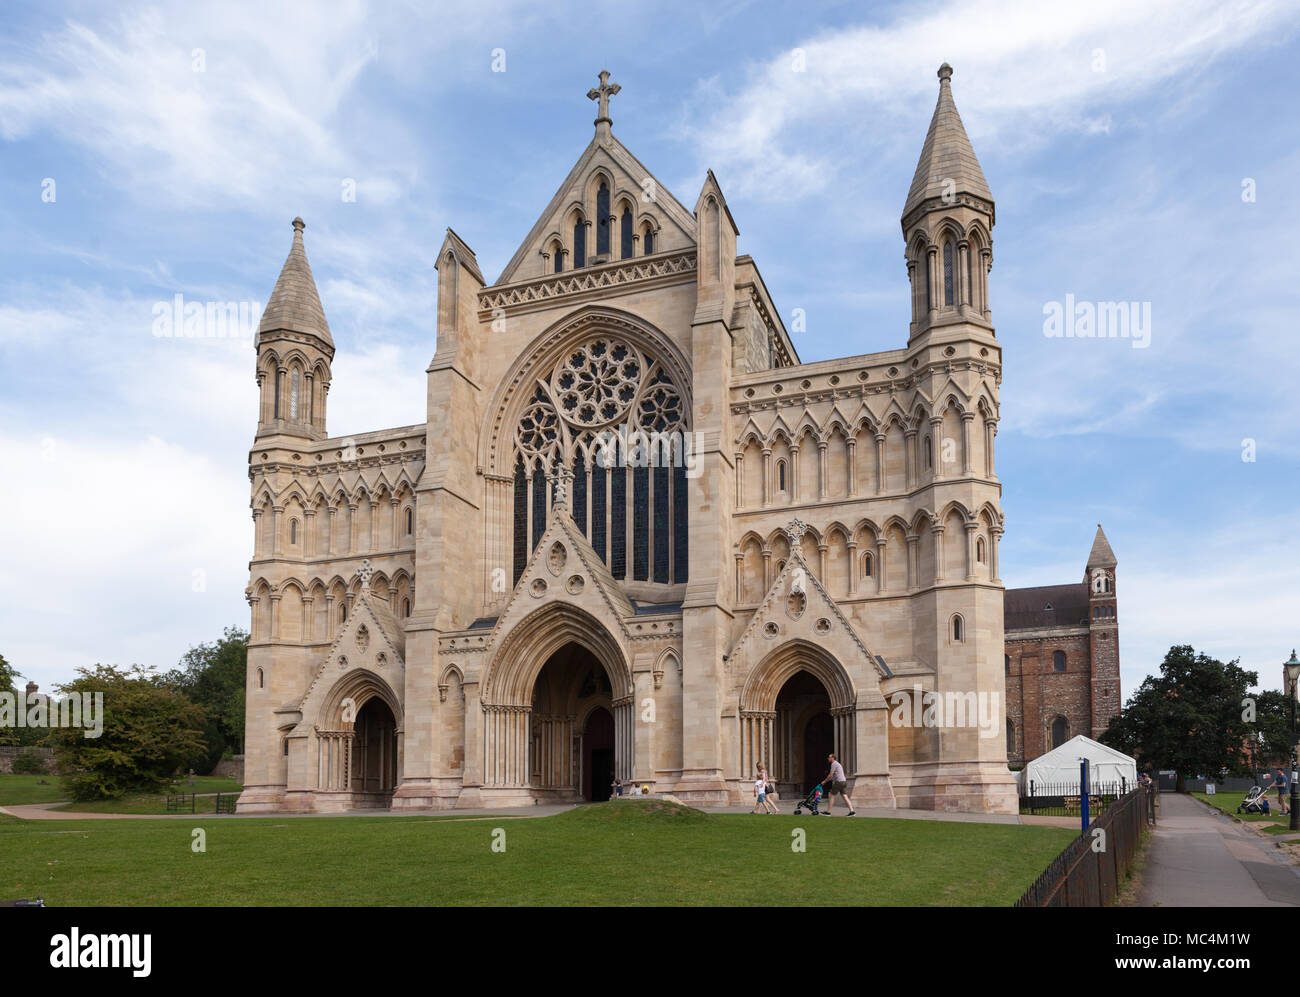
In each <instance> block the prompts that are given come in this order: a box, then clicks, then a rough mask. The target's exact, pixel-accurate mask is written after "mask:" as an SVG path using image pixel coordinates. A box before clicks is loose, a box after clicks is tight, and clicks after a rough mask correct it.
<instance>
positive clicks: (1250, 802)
mask: <svg viewBox="0 0 1300 997" xmlns="http://www.w3.org/2000/svg"><path fill="white" fill-rule="evenodd" d="M1266 806H1268V800H1267V799H1265V798H1264V790H1263V789H1261V788H1260V787H1259V786H1251V787H1250V792H1249V793H1247V794H1246V798H1245V799H1244V800H1242V801H1241V804H1240V805H1239V806H1238V807H1237V813H1239V814H1262V813H1267V812H1268V811H1266V810H1265V809H1264V808H1265V807H1266Z"/></svg>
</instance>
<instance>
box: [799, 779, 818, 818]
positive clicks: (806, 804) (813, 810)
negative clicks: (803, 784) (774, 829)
mask: <svg viewBox="0 0 1300 997" xmlns="http://www.w3.org/2000/svg"><path fill="white" fill-rule="evenodd" d="M821 801H822V784H821V783H820V782H819V783H817V784H816V785H815V786H813V788H812V789H811V790H809V791H808V795H807V796H805V797H804V798H803V799H802V800H800V801H799V802H798V803H796V804H795V807H794V813H795V816H796V817H797V816H799V813H800V808H803V809H806V810H807V811H808V812H809V813H810V814H813V815H814V816H817V817H820V816H821V813H820V812H819V811H818V809H817V807H818V806H819V805H820V804H821Z"/></svg>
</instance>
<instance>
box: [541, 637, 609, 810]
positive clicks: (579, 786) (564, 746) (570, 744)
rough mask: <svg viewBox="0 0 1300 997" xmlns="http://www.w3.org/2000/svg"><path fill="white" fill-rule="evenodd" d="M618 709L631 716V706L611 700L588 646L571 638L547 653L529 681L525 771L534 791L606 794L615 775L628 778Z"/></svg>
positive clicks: (571, 796) (562, 796) (588, 796)
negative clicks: (543, 662) (547, 655)
mask: <svg viewBox="0 0 1300 997" xmlns="http://www.w3.org/2000/svg"><path fill="white" fill-rule="evenodd" d="M620 715H623V716H624V718H625V722H626V720H627V719H630V707H629V706H628V704H620V705H619V706H615V705H614V701H613V689H612V686H611V683H610V677H609V674H608V673H607V672H606V671H605V667H604V665H602V664H601V663H600V660H599V659H598V658H597V657H596V656H595V655H594V654H593V653H592V652H591V651H589V650H588V649H587V648H585V647H583V646H582V645H581V644H578V643H576V642H571V643H568V644H565V645H564V646H563V647H562V648H560V649H559V650H558V651H556V652H555V653H554V654H552V655H551V656H550V658H548V659H547V661H546V664H545V665H543V666H542V670H541V672H540V673H539V674H538V676H537V681H536V682H535V684H534V686H533V697H532V711H531V730H530V738H529V759H528V762H529V764H528V771H529V774H530V779H529V784H530V786H531V788H532V789H533V790H534V793H535V795H537V796H540V797H541V798H543V799H546V798H554V799H556V800H577V799H582V800H594V801H599V800H607V799H609V795H610V784H611V783H612V782H613V781H614V779H615V777H620V778H623V779H624V781H627V778H628V777H629V775H630V772H631V738H630V736H629V737H627V738H621V737H620V736H619V721H618V718H619V716H620ZM630 732H631V728H630V725H629V726H628V734H629V735H630ZM625 769H626V774H620V773H624V771H625Z"/></svg>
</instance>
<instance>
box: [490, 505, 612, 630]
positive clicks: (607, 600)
mask: <svg viewBox="0 0 1300 997" xmlns="http://www.w3.org/2000/svg"><path fill="white" fill-rule="evenodd" d="M543 602H545V603H548V604H549V603H554V602H570V603H572V604H574V605H576V606H578V607H579V608H581V609H584V610H586V611H587V612H588V613H590V614H591V615H592V616H594V617H595V618H596V619H598V620H601V621H602V622H603V623H605V624H606V626H607V627H608V628H609V630H610V633H612V634H614V635H615V637H617V638H621V639H623V640H626V639H627V637H628V631H627V622H626V621H627V620H628V619H629V618H630V617H632V616H633V615H635V612H636V609H635V607H634V606H633V605H632V602H631V600H630V599H628V597H627V596H626V595H624V593H623V590H622V588H621V587H620V586H619V584H618V582H617V581H615V580H614V576H613V575H612V574H610V571H609V568H608V567H606V565H605V562H604V561H602V560H601V559H600V555H599V554H597V553H596V551H595V549H594V548H593V547H592V546H591V544H590V543H589V542H588V541H587V538H586V537H585V536H583V534H582V531H581V530H579V529H578V524H577V523H575V522H574V521H573V517H572V516H570V515H569V511H568V509H567V508H565V507H564V506H562V505H556V506H553V507H552V509H551V511H550V515H549V522H548V523H547V524H546V529H545V530H544V531H543V532H542V537H541V539H540V540H539V541H538V543H537V546H536V547H535V548H534V549H533V552H532V554H531V555H530V556H529V559H528V564H527V565H526V566H525V567H524V571H523V574H521V575H520V576H519V583H518V584H517V585H515V590H514V592H513V593H511V596H510V599H509V601H507V603H506V605H505V608H504V609H503V610H502V611H501V615H500V616H499V617H498V618H497V622H496V625H495V626H494V627H493V628H492V637H491V640H490V642H489V643H490V644H493V645H495V644H496V642H497V641H498V639H500V637H501V636H502V635H503V634H506V633H509V631H510V629H511V628H512V627H513V626H514V625H515V624H516V623H518V622H519V621H520V620H522V619H523V618H524V617H525V616H527V615H529V614H530V613H531V612H532V611H533V610H534V609H537V608H538V606H539V605H541V604H543Z"/></svg>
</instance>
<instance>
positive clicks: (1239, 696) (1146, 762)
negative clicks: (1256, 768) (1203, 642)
mask: <svg viewBox="0 0 1300 997" xmlns="http://www.w3.org/2000/svg"><path fill="white" fill-rule="evenodd" d="M1258 681H1259V676H1258V675H1257V674H1256V673H1255V672H1248V671H1246V670H1245V669H1243V668H1241V667H1240V666H1239V665H1238V664H1237V660H1236V659H1234V660H1233V661H1229V662H1228V663H1227V664H1225V663H1223V662H1222V661H1218V660H1216V659H1214V658H1211V657H1208V656H1207V655H1205V654H1198V653H1197V652H1196V651H1194V650H1193V649H1192V647H1191V646H1189V645H1175V646H1174V647H1171V648H1170V649H1169V653H1168V654H1166V655H1165V660H1164V661H1163V662H1162V663H1161V665H1160V674H1159V675H1158V676H1155V675H1148V676H1147V677H1146V678H1145V679H1144V680H1143V682H1142V685H1141V686H1140V687H1139V688H1138V690H1137V692H1136V693H1134V695H1133V698H1132V699H1131V700H1129V703H1128V705H1127V706H1126V707H1125V708H1124V709H1123V711H1122V712H1121V713H1120V715H1119V716H1117V717H1116V718H1115V719H1113V720H1112V721H1111V722H1110V726H1109V727H1107V728H1106V732H1105V733H1104V734H1102V736H1101V740H1102V742H1103V743H1104V744H1108V745H1110V746H1111V747H1112V748H1118V749H1119V750H1121V751H1123V752H1125V753H1126V754H1130V755H1133V756H1134V757H1135V758H1137V759H1138V760H1139V762H1140V764H1141V766H1142V767H1143V768H1150V769H1173V770H1174V771H1176V772H1177V773H1178V791H1179V792H1182V791H1183V789H1184V784H1185V781H1186V779H1187V777H1188V776H1197V775H1206V776H1217V775H1218V774H1219V773H1221V772H1223V771H1225V770H1226V771H1227V772H1228V773H1230V774H1245V773H1246V772H1247V771H1249V767H1250V760H1249V751H1248V743H1249V740H1250V738H1251V736H1252V733H1253V729H1254V725H1253V724H1249V723H1247V722H1246V720H1245V719H1244V718H1243V716H1242V713H1243V707H1242V701H1243V700H1244V699H1246V697H1247V696H1248V695H1249V694H1250V692H1249V690H1250V687H1251V686H1253V685H1255V684H1256V683H1257V682H1258Z"/></svg>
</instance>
